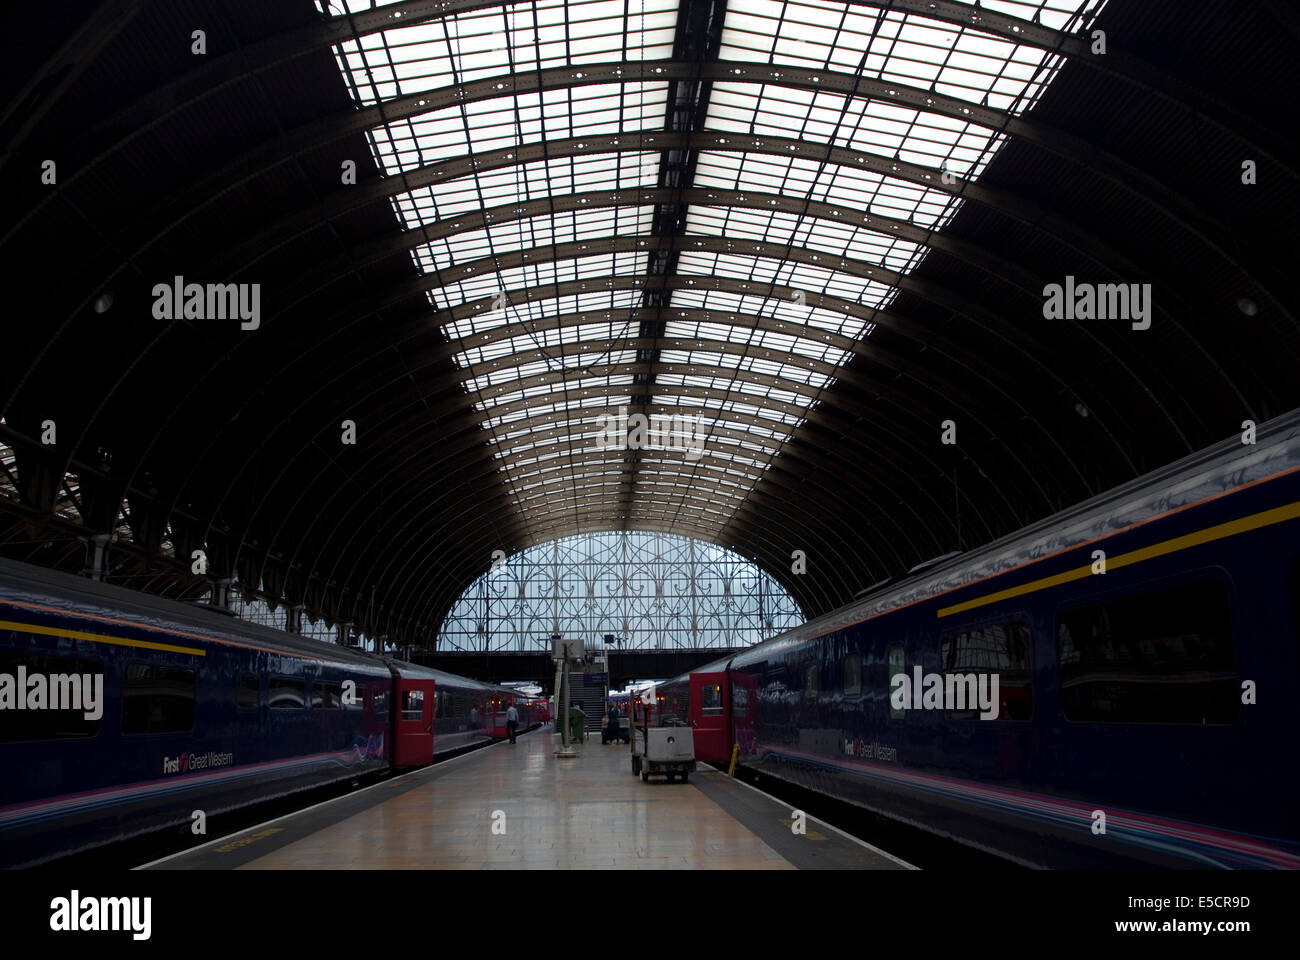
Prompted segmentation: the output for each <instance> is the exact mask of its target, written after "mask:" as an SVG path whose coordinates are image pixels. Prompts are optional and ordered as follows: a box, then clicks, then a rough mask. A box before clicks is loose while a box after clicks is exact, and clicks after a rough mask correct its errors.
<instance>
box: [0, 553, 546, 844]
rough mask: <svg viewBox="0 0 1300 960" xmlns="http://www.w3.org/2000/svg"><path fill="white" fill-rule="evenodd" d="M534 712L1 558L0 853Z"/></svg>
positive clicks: (125, 833) (402, 757)
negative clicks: (513, 710)
mask: <svg viewBox="0 0 1300 960" xmlns="http://www.w3.org/2000/svg"><path fill="white" fill-rule="evenodd" d="M512 704H513V705H514V706H515V708H516V710H517V711H518V713H519V731H520V732H523V731H525V730H528V729H530V728H531V727H535V726H537V725H539V724H545V723H547V722H548V721H549V718H550V717H549V714H550V707H549V701H547V700H543V699H538V698H534V697H525V696H521V695H518V694H516V693H515V692H514V691H512V690H509V689H506V688H504V687H496V686H491V685H489V684H485V683H479V682H478V681H475V680H468V679H466V678H464V677H457V676H453V675H452V674H448V673H443V672H441V671H438V670H431V669H428V668H426V667H421V666H417V665H415V664H411V663H404V662H402V661H400V660H394V659H391V658H387V657H379V656H374V655H371V654H367V653H363V652H360V651H356V650H351V649H347V648H344V647H340V646H336V645H334V644H330V643H323V642H320V641H316V640H311V639H308V638H305V637H299V636H294V635H293V634H286V633H282V632H280V631H278V630H271V629H268V628H265V627H259V626H257V625H255V624H249V623H244V622H241V621H238V620H234V619H232V618H230V617H228V616H224V615H222V614H220V613H217V612H214V611H209V610H203V609H201V608H199V607H197V606H195V605H188V604H184V603H179V602H175V601H169V600H162V599H159V598H156V597H151V596H148V595H145V594H141V593H138V592H135V591H131V590H126V589H123V588H120V587H114V586H110V585H106V584H102V583H95V582H92V581H88V580H83V579H81V578H78V577H73V576H69V575H67V574H63V573H59V572H56V571H50V570H44V569H40V568H36V567H31V566H27V565H25V564H20V563H14V562H11V561H2V560H0V760H2V761H3V768H4V771H5V772H4V776H3V778H0V865H4V866H24V865H31V864H36V863H40V862H43V861H46V860H50V859H53V858H55V857H57V856H62V855H65V854H69V853H73V852H77V851H81V850H86V849H89V848H92V847H95V846H99V845H102V844H107V843H112V842H115V841H118V840H122V839H125V838H127V837H131V836H135V835H138V834H143V833H147V832H149V831H152V830H156V829H159V828H163V827H168V826H173V825H176V824H181V823H188V822H190V821H191V818H192V816H193V814H194V811H197V810H201V811H203V813H204V814H205V815H206V816H211V815H213V814H215V813H219V812H222V811H228V810H232V809H235V808H238V807H242V806H247V805H249V804H253V803H258V802H261V801H264V800H268V799H271V798H274V797H279V796H283V795H285V794H289V793H292V792H295V791H299V790H305V789H308V788H312V787H317V786H322V785H324V784H328V783H332V782H335V781H340V780H349V779H352V778H355V777H358V776H361V775H364V774H372V773H378V772H381V771H384V770H387V769H390V768H403V767H418V766H421V765H425V764H429V763H432V762H433V759H434V756H435V755H437V754H443V753H446V752H448V751H453V750H458V749H461V748H463V747H468V746H471V745H473V744H476V743H485V742H488V741H489V740H492V739H499V738H501V737H504V736H506V735H507V734H506V719H505V718H506V711H507V710H508V709H509V708H510V706H511V705H512Z"/></svg>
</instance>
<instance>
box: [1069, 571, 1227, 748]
mask: <svg viewBox="0 0 1300 960" xmlns="http://www.w3.org/2000/svg"><path fill="white" fill-rule="evenodd" d="M1057 652H1058V654H1059V656H1060V659H1061V697H1062V703H1063V705H1064V708H1065V717H1066V719H1067V720H1072V721H1111V722H1120V723H1231V722H1232V721H1233V720H1234V719H1235V718H1236V715H1237V706H1238V700H1237V674H1236V669H1235V665H1234V660H1233V653H1232V630H1231V625H1230V622H1229V612H1228V591H1227V588H1226V587H1225V586H1224V585H1223V584H1222V583H1221V582H1219V581H1218V580H1201V581H1197V582H1194V583H1185V584H1180V585H1178V586H1176V587H1166V588H1164V589H1161V590H1154V591H1151V592H1150V593H1144V594H1140V595H1138V596H1130V597H1121V598H1118V599H1115V600H1108V601H1106V602H1105V603H1099V604H1095V605H1093V606H1090V607H1082V608H1079V609H1075V610H1068V611H1066V612H1064V613H1062V614H1061V615H1060V618H1059V620H1058V621H1057Z"/></svg>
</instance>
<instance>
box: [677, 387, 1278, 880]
mask: <svg viewBox="0 0 1300 960" xmlns="http://www.w3.org/2000/svg"><path fill="white" fill-rule="evenodd" d="M924 566H926V565H923V567H924ZM928 566H929V569H924V571H923V572H917V571H913V572H914V573H916V575H915V576H909V577H908V578H907V579H904V580H902V581H900V582H898V583H896V584H891V585H886V586H884V587H882V588H880V589H877V590H875V591H874V592H873V593H871V594H870V595H867V596H865V597H863V598H862V599H861V600H859V601H856V602H854V603H853V604H851V605H849V606H847V607H845V608H843V609H840V610H837V611H835V612H834V613H831V614H828V615H826V616H823V617H820V618H818V619H817V620H814V621H812V622H810V623H807V624H805V625H804V626H802V627H799V628H798V629H795V630H792V631H790V632H788V633H786V634H784V635H782V636H780V637H775V638H773V639H771V640H768V641H766V642H764V643H761V644H758V645H756V646H754V647H753V648H752V649H750V650H747V651H745V652H744V653H742V654H739V655H737V656H734V657H729V658H726V659H723V660H719V661H717V662H715V663H712V664H708V665H706V666H704V667H701V668H699V669H697V670H694V671H692V672H690V673H688V674H683V675H682V676H680V677H677V678H675V679H674V680H672V681H669V682H667V683H664V684H660V685H659V687H658V689H657V691H656V694H655V699H656V701H657V705H658V707H659V708H660V710H661V712H662V714H663V715H664V716H665V717H667V716H673V715H676V716H677V717H680V718H682V719H689V721H690V722H691V723H692V724H693V725H694V727H695V745H696V756H697V757H698V758H699V759H701V760H705V761H709V762H714V763H722V762H725V761H727V760H729V758H730V756H731V751H732V746H733V744H734V745H736V746H737V747H738V750H739V757H740V762H741V763H742V764H744V765H746V766H748V767H751V768H753V769H755V770H757V771H760V772H763V773H768V774H771V775H773V776H776V777H779V778H783V779H786V780H789V781H793V782H795V783H797V784H800V785H802V786H804V787H808V788H811V789H813V790H816V791H819V792H821V793H824V794H827V795H830V796H832V797H836V798H839V799H842V800H846V801H849V802H851V803H854V804H857V805H859V806H861V807H864V808H867V809H869V810H872V811H875V812H876V813H879V814H881V815H884V816H886V817H891V818H895V819H897V820H901V821H905V822H907V823H910V824H913V825H916V826H919V827H922V828H924V829H926V830H930V831H933V832H935V833H939V834H943V835H946V836H949V837H952V838H955V839H957V840H959V841H962V842H963V843H966V844H970V845H972V846H976V847H979V848H982V849H984V850H987V851H991V852H993V853H996V854H998V855H1001V856H1003V857H1006V858H1008V859H1010V860H1013V861H1017V862H1019V863H1022V864H1025V865H1029V866H1037V867H1098V866H1102V867H1113V866H1118V867H1125V866H1138V867H1141V866H1147V867H1149V866H1161V867H1169V866H1180V867H1233V868H1260V867H1282V868H1296V867H1300V814H1298V813H1297V811H1300V769H1298V768H1300V765H1298V764H1297V762H1296V751H1295V740H1294V738H1295V736H1296V731H1297V730H1298V729H1300V642H1298V641H1300V413H1292V414H1289V415H1287V416H1286V417H1283V418H1279V419H1278V420H1275V421H1273V422H1272V423H1270V424H1268V425H1266V426H1265V427H1262V428H1260V430H1259V434H1258V441H1257V443H1256V444H1254V445H1243V444H1242V443H1241V442H1229V443H1225V444H1222V445H1220V446H1218V447H1214V448H1211V449H1209V450H1207V451H1204V452H1202V453H1200V454H1197V455H1194V456H1192V457H1188V458H1186V459H1184V460H1182V461H1180V462H1179V463H1176V464H1174V465H1172V466H1170V467H1168V468H1165V469H1163V470H1160V471H1157V472H1155V473H1152V474H1149V475H1148V476H1146V477H1142V478H1140V479H1138V480H1135V481H1133V482H1132V483H1130V484H1128V485H1126V486H1124V487H1121V488H1118V489H1116V490H1114V491H1112V492H1110V493H1108V494H1104V495H1102V496H1100V497H1096V498H1094V499H1092V500H1090V501H1088V502H1086V503H1084V504H1081V505H1080V506H1078V507H1076V508H1074V509H1071V510H1068V511H1065V512H1063V513H1061V514H1058V515H1057V516H1054V517H1051V518H1050V519H1048V520H1046V521H1043V522H1042V523H1039V524H1036V525H1034V526H1032V527H1029V528H1027V529H1025V530H1023V531H1021V532H1020V533H1017V534H1014V535H1012V536H1009V537H1006V538H1004V539H1002V540H999V541H997V542H995V543H993V544H990V545H989V546H987V547H985V548H983V549H980V550H977V551H974V552H971V553H968V554H964V555H961V556H959V557H956V558H942V559H941V560H940V561H939V562H937V563H934V564H932V565H928ZM918 570H920V568H918ZM995 680H996V686H995V684H994V681H995ZM983 717H987V719H983Z"/></svg>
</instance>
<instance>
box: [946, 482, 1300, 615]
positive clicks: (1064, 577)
mask: <svg viewBox="0 0 1300 960" xmlns="http://www.w3.org/2000/svg"><path fill="white" fill-rule="evenodd" d="M1298 517H1300V501H1297V502H1296V503H1288V504H1287V505H1286V506H1283V507H1274V508H1273V509H1272V510H1265V511H1263V512H1262V513H1254V514H1251V515H1250V516H1248V517H1241V518H1240V519H1237V520H1229V521H1228V522H1227V523H1220V524H1216V525H1215V526H1213V527H1206V528H1205V529H1204V530H1198V531H1196V532H1195V533H1189V534H1185V535H1184V536H1181V537H1174V538H1173V539H1172V540H1165V541H1163V542H1161V543H1154V544H1152V545H1151V546H1149V547H1143V548H1142V549H1141V550H1133V551H1130V552H1129V553H1121V554H1119V555H1118V556H1114V557H1107V558H1106V569H1107V570H1113V569H1115V568H1116V567H1127V566H1128V565H1129V564H1133V563H1141V562H1142V561H1143V560H1154V559H1155V558H1156V557H1163V556H1165V555H1167V554H1170V553H1177V552H1178V551H1179V550H1186V549H1188V548H1189V547H1197V546H1200V545H1201V544H1203V543H1210V542H1211V541H1213V540H1222V539H1223V538H1224V537H1232V536H1236V535H1237V534H1239V533H1247V532H1249V531H1251V530H1258V529H1260V528H1261V527H1268V526H1272V525H1273V524H1275V523H1283V522H1285V521H1287V520H1295V519H1296V518H1298ZM1092 575H1093V573H1092V564H1088V565H1087V566H1083V567H1076V568H1075V569H1073V570H1067V571H1065V572H1064V573H1058V574H1056V575H1055V576H1051V577H1043V578H1042V579H1041V580H1031V581H1030V582H1029V583H1024V584H1021V585H1020V586H1018V587H1010V588H1008V589H1006V590H999V591H998V592H997V593H988V594H985V595H984V596H982V597H976V598H975V599H974V600H966V601H964V602H962V603H955V604H953V605H952V606H951V607H940V608H939V611H938V616H939V617H941V618H942V617H949V616H952V615H953V614H954V613H962V612H964V611H966V610H974V609H975V608H976V607H983V606H986V605H988V604H990V603H997V602H998V601H999V600H1010V599H1011V598H1012V597H1023V596H1024V595H1025V594H1027V593H1036V592H1038V591H1039V590H1046V589H1048V588H1049V587H1059V586H1060V585H1061V584H1063V583H1069V582H1071V581H1072V580H1082V579H1083V578H1084V577H1090V576H1092Z"/></svg>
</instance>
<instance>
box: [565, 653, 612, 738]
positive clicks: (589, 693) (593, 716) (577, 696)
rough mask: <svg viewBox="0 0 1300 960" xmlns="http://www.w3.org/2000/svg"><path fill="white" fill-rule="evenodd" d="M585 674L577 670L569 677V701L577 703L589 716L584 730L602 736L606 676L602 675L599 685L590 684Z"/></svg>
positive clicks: (566, 714)
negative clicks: (601, 725)
mask: <svg viewBox="0 0 1300 960" xmlns="http://www.w3.org/2000/svg"><path fill="white" fill-rule="evenodd" d="M585 676H586V675H584V674H582V673H579V672H578V671H577V670H576V669H575V670H574V671H573V673H572V674H570V676H569V685H570V690H569V699H570V700H571V701H574V702H576V703H577V704H578V705H579V706H581V707H582V712H583V713H585V714H586V715H587V719H586V720H585V721H584V722H583V725H582V729H583V730H584V731H586V732H587V733H589V734H590V733H595V734H596V735H597V736H599V735H600V718H601V714H602V713H603V712H604V710H605V683H604V674H601V681H600V682H599V683H593V684H588V683H587V682H586V679H585ZM565 716H566V717H567V716H568V707H567V706H566V707H565Z"/></svg>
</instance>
